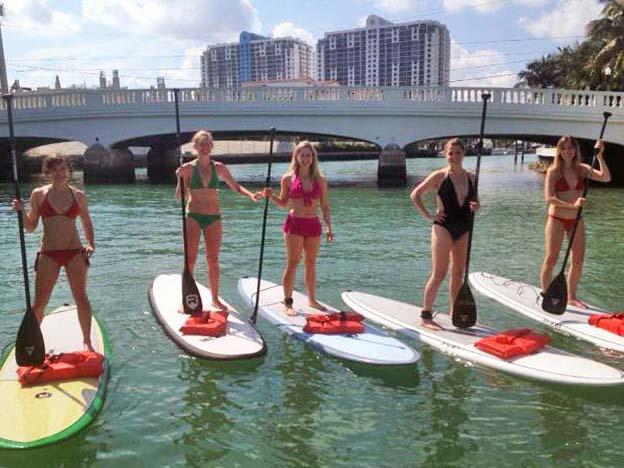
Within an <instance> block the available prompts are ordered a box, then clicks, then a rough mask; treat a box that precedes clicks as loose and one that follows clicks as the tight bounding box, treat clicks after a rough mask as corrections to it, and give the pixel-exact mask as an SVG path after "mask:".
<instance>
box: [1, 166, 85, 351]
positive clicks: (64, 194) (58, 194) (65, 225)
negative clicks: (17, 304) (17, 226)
mask: <svg viewBox="0 0 624 468" xmlns="http://www.w3.org/2000/svg"><path fill="white" fill-rule="evenodd" d="M42 172H43V174H44V175H45V176H47V177H49V178H50V179H51V182H52V183H51V184H49V185H44V186H43V187H38V188H36V189H34V190H33V191H32V193H31V195H30V209H29V210H28V213H27V214H26V216H24V217H23V219H24V228H25V229H26V231H27V232H33V231H34V230H35V228H36V227H37V224H38V222H39V218H41V224H43V234H42V236H41V246H40V249H39V252H38V253H37V258H36V260H35V298H34V301H33V305H32V310H33V312H34V314H35V317H37V320H38V321H39V323H41V321H42V320H43V311H44V309H45V308H46V306H47V305H48V301H49V300H50V295H51V294H52V290H53V289H54V285H55V284H56V280H57V279H58V277H59V273H60V270H61V267H63V268H65V273H66V274H67V280H68V281H69V287H70V288H71V292H72V295H73V296H74V301H75V302H76V307H77V309H78V321H79V322H80V328H81V330H82V336H83V342H84V348H85V350H89V351H93V347H92V345H91V304H90V303H89V298H88V297H87V267H88V266H89V257H91V255H92V254H93V252H94V251H95V240H94V235H93V223H92V222H91V217H90V216H89V209H88V206H87V197H86V196H85V193H84V192H83V191H80V190H77V189H76V188H74V187H72V186H70V185H69V179H70V176H71V173H72V168H71V164H70V163H69V161H68V160H67V159H65V158H64V157H61V156H49V157H48V158H46V160H45V161H44V163H43V171H42ZM12 207H13V209H14V210H16V211H21V210H23V207H24V205H23V202H22V200H17V199H16V200H13V203H12ZM77 217H80V222H81V224H82V230H83V232H84V236H85V238H86V241H87V244H86V245H85V246H83V245H82V244H81V241H80V235H79V234H78V229H77V227H76V218H77Z"/></svg>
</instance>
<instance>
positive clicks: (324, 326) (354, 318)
mask: <svg viewBox="0 0 624 468" xmlns="http://www.w3.org/2000/svg"><path fill="white" fill-rule="evenodd" d="M362 320H364V317H363V316H361V315H360V314H358V313H355V312H336V313H333V314H315V315H308V316H306V324H305V325H304V327H303V331H304V332H306V333H323V334H326V335H338V334H343V333H349V334H354V333H362V332H363V331H364V324H363V323H362Z"/></svg>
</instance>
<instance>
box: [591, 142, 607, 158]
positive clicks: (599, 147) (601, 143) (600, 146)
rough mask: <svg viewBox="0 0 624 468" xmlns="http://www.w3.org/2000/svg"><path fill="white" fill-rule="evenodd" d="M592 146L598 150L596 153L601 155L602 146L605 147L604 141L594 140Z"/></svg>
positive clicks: (602, 151)
mask: <svg viewBox="0 0 624 468" xmlns="http://www.w3.org/2000/svg"><path fill="white" fill-rule="evenodd" d="M594 148H595V149H597V150H598V153H597V154H600V155H601V154H602V153H604V148H605V145H604V141H602V140H596V144H595V145H594Z"/></svg>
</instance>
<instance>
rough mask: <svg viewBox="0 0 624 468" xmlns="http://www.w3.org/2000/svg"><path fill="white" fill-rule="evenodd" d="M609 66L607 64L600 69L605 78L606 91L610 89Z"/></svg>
mask: <svg viewBox="0 0 624 468" xmlns="http://www.w3.org/2000/svg"><path fill="white" fill-rule="evenodd" d="M611 71H612V70H611V67H610V66H609V65H607V66H606V67H604V69H603V70H602V72H603V73H604V75H605V79H606V80H607V83H606V88H607V91H611Z"/></svg>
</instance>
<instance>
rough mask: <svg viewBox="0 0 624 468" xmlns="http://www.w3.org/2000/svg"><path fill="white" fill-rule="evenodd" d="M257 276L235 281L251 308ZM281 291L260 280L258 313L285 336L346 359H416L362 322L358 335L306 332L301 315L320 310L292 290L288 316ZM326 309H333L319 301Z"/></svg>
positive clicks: (391, 361)
mask: <svg viewBox="0 0 624 468" xmlns="http://www.w3.org/2000/svg"><path fill="white" fill-rule="evenodd" d="M257 286H258V278H250V277H244V278H241V279H239V280H238V291H239V292H240V294H241V296H242V297H243V298H244V299H245V300H246V301H247V303H248V304H249V305H250V306H252V307H253V305H254V304H255V301H256V290H257ZM283 296H284V293H283V290H282V286H281V285H277V284H275V283H271V282H269V281H265V280H262V281H261V283H260V302H259V306H258V313H259V315H261V316H262V317H263V318H265V319H266V320H268V321H269V322H270V323H272V324H273V325H277V327H278V329H279V330H280V331H281V332H282V333H285V334H286V335H288V336H291V337H293V338H296V339H298V340H301V341H303V342H304V343H305V344H307V345H308V346H310V347H312V348H314V349H316V350H319V351H322V352H325V353H327V354H331V355H332V356H336V357H339V358H342V359H347V360H349V361H356V362H363V363H367V364H377V365H402V364H411V363H414V362H416V361H418V358H419V357H420V355H419V354H418V353H417V352H416V351H414V350H413V349H412V348H410V347H409V346H407V345H406V344H404V343H402V342H400V341H399V340H397V339H396V338H393V337H391V336H388V335H386V334H385V333H383V332H381V331H380V330H378V329H377V328H375V327H372V326H370V325H368V324H364V332H363V333H359V334H339V335H326V334H320V333H306V332H304V331H303V326H304V325H305V323H306V319H305V316H306V315H309V314H320V313H323V312H321V311H319V310H317V309H314V308H312V307H308V305H307V304H308V299H307V296H305V295H304V294H301V293H299V292H296V291H294V292H293V301H294V303H293V305H294V308H295V310H296V311H297V315H296V316H294V317H289V316H287V315H286V314H285V312H284V304H283V303H282V300H283ZM323 305H324V306H325V307H327V312H328V313H332V312H338V310H337V309H334V308H333V307H331V306H329V305H327V304H323Z"/></svg>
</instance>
